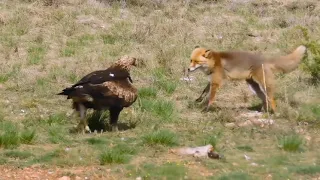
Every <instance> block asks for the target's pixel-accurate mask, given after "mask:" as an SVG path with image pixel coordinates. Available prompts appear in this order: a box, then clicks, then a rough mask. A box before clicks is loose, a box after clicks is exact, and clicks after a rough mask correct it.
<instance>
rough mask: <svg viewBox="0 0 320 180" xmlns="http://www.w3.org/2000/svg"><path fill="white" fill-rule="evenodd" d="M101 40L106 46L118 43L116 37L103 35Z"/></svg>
mask: <svg viewBox="0 0 320 180" xmlns="http://www.w3.org/2000/svg"><path fill="white" fill-rule="evenodd" d="M101 38H102V41H103V43H104V44H114V43H115V42H116V37H114V36H112V35H110V34H102V35H101Z"/></svg>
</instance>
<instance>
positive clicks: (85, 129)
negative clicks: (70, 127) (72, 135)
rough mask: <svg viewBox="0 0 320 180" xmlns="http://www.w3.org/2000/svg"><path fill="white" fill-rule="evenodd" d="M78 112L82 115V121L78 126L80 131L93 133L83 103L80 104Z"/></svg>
mask: <svg viewBox="0 0 320 180" xmlns="http://www.w3.org/2000/svg"><path fill="white" fill-rule="evenodd" d="M78 112H79V116H80V122H79V124H78V126H77V130H78V132H82V133H83V134H84V133H85V132H89V133H91V131H90V128H89V126H88V122H87V118H86V114H87V109H86V107H85V106H84V105H83V104H81V103H79V104H78Z"/></svg>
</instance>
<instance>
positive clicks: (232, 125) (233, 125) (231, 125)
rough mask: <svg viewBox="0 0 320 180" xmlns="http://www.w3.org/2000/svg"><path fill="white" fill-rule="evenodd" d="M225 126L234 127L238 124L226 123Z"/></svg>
mask: <svg viewBox="0 0 320 180" xmlns="http://www.w3.org/2000/svg"><path fill="white" fill-rule="evenodd" d="M224 126H225V127H227V128H230V129H232V128H235V127H236V126H237V125H236V124H235V123H226V124H224Z"/></svg>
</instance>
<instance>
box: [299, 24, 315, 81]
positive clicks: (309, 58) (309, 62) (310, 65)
mask: <svg viewBox="0 0 320 180" xmlns="http://www.w3.org/2000/svg"><path fill="white" fill-rule="evenodd" d="M299 28H300V29H301V30H302V32H303V36H304V38H305V41H306V43H305V46H306V47H307V55H306V56H305V57H304V60H303V66H302V69H303V70H304V71H305V72H306V73H308V74H310V75H311V77H312V82H313V83H319V81H320V43H319V42H318V41H316V40H311V38H310V36H309V33H308V29H307V28H305V27H301V26H300V27H299Z"/></svg>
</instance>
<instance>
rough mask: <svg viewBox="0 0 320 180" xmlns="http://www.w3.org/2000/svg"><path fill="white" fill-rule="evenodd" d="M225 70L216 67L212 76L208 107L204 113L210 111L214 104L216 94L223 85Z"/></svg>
mask: <svg viewBox="0 0 320 180" xmlns="http://www.w3.org/2000/svg"><path fill="white" fill-rule="evenodd" d="M222 79H223V70H222V68H221V67H216V68H215V71H214V73H212V75H211V81H210V92H209V102H208V105H207V107H206V108H205V109H204V110H203V111H209V109H210V107H211V105H212V104H213V102H214V99H215V96H216V93H217V91H218V89H219V88H220V86H221V84H222Z"/></svg>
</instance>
